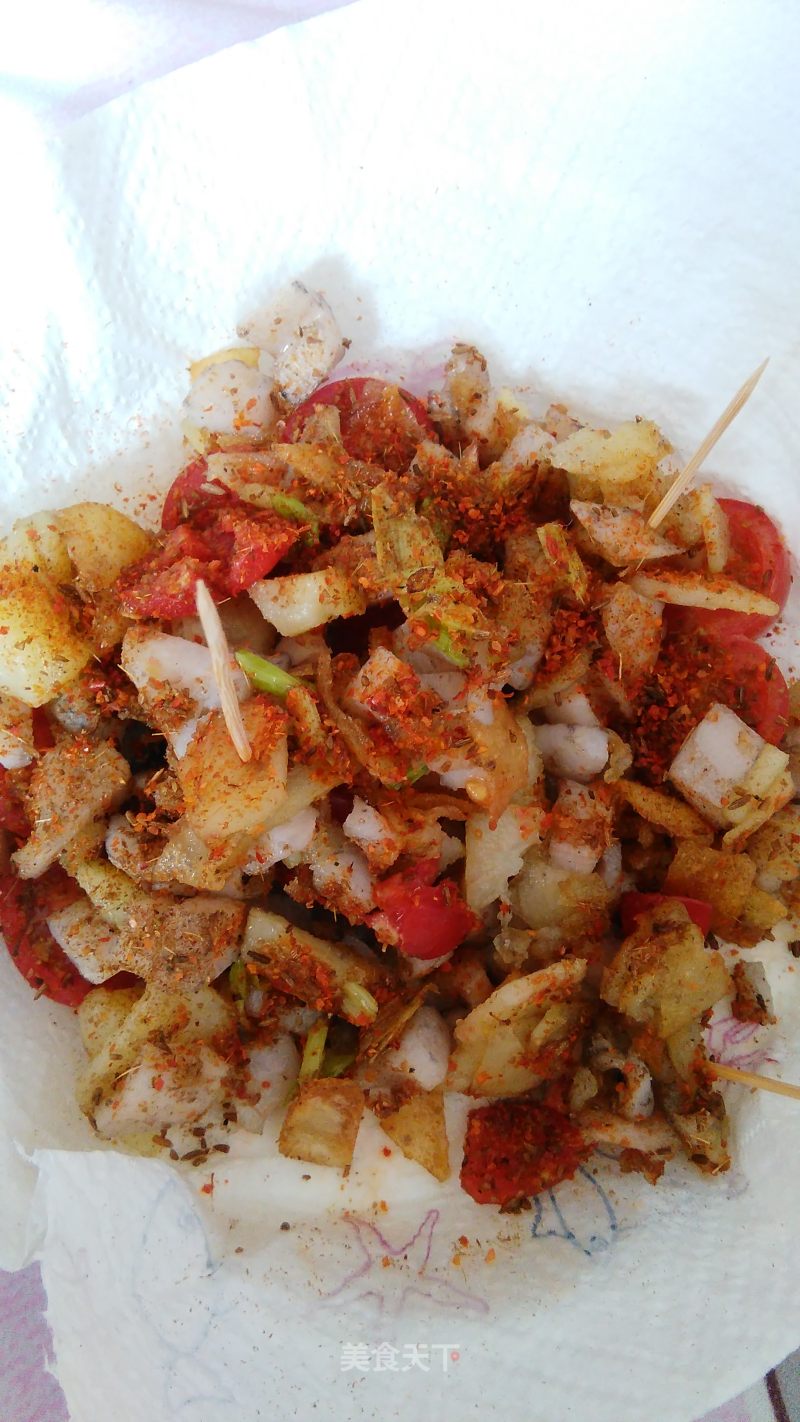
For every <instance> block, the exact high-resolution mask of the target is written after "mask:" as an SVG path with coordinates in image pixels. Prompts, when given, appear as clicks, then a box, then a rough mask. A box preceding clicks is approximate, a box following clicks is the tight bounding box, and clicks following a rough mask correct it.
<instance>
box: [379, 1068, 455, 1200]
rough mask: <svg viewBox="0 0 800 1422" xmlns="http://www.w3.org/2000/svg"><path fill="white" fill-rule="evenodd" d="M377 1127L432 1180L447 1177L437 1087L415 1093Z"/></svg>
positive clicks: (441, 1104) (441, 1095) (440, 1097)
mask: <svg viewBox="0 0 800 1422" xmlns="http://www.w3.org/2000/svg"><path fill="white" fill-rule="evenodd" d="M381 1126H382V1128H383V1130H384V1131H385V1132H386V1134H387V1136H388V1137H389V1139H390V1140H392V1141H394V1143H395V1145H398V1146H399V1147H400V1149H401V1151H402V1152H403V1155H405V1156H407V1157H408V1159H409V1160H416V1162H417V1164H418V1165H421V1166H422V1167H423V1169H424V1170H427V1171H429V1172H430V1174H431V1175H433V1176H434V1178H435V1179H436V1180H446V1179H447V1178H448V1176H449V1174H450V1160H449V1152H448V1145H447V1127H446V1125H445V1119H444V1093H443V1091H442V1088H441V1087H440V1086H437V1087H436V1088H435V1090H434V1091H419V1092H417V1093H416V1094H415V1095H414V1096H412V1097H411V1098H410V1099H409V1100H408V1101H405V1102H404V1103H403V1105H402V1106H400V1107H398V1109H397V1110H396V1111H392V1112H390V1114H389V1115H388V1116H382V1117H381Z"/></svg>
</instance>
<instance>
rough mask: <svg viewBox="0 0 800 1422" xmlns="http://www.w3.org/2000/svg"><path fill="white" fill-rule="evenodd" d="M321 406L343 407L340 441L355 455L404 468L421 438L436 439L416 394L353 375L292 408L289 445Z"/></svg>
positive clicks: (287, 426) (286, 434) (286, 432)
mask: <svg viewBox="0 0 800 1422" xmlns="http://www.w3.org/2000/svg"><path fill="white" fill-rule="evenodd" d="M398 397H399V399H398ZM320 405H334V406H335V407H336V409H337V410H338V411H339V420H340V428H341V432H342V443H343V444H344V447H345V449H346V450H347V453H348V454H349V455H351V457H352V458H353V459H363V460H365V461H366V462H367V463H369V464H382V465H383V466H384V468H386V469H394V470H403V469H407V468H408V466H409V464H410V463H411V460H412V459H413V457H414V454H415V452H416V449H417V446H418V445H419V444H421V443H422V441H423V440H425V439H433V440H436V441H437V442H438V436H437V434H436V430H435V429H434V427H433V424H432V422H431V420H430V417H429V415H428V411H427V410H426V409H425V406H424V405H423V403H422V401H421V400H418V399H417V397H416V395H412V394H410V392H409V391H408V390H403V389H401V388H400V386H397V385H390V384H389V383H388V382H387V381H385V380H376V379H375V378H373V377H366V378H365V377H361V376H350V377H349V378H348V379H346V380H333V381H331V382H330V384H328V385H322V386H320V388H319V390H315V391H314V394H313V395H309V397H308V399H307V400H304V401H303V402H302V404H300V405H297V406H296V407H295V409H294V410H292V412H291V414H290V415H289V417H288V419H287V421H286V424H285V427H284V434H283V437H284V439H285V440H286V441H287V443H292V442H294V441H295V440H297V439H298V438H299V436H300V435H301V434H302V431H303V429H304V427H305V424H306V422H307V420H308V419H309V418H310V416H311V415H313V413H314V411H315V409H317V408H318V407H319V406H320Z"/></svg>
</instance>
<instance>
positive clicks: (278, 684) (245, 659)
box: [236, 652, 303, 697]
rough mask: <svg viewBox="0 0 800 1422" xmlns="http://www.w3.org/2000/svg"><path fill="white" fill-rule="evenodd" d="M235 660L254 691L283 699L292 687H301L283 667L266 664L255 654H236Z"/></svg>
mask: <svg viewBox="0 0 800 1422" xmlns="http://www.w3.org/2000/svg"><path fill="white" fill-rule="evenodd" d="M236 660H237V662H238V663H239V666H240V667H241V669H242V671H243V672H244V674H245V676H246V677H247V680H248V681H249V682H251V683H252V685H253V686H254V687H255V688H256V690H257V691H267V692H269V694H270V696H280V697H283V696H285V695H286V693H287V691H291V690H292V687H293V686H302V685H303V682H302V681H301V680H300V678H299V677H297V676H292V674H291V672H287V671H284V670H283V667H276V665H275V663H274V662H268V661H267V659H266V657H259V656H258V654H257V653H256V652H237V653H236Z"/></svg>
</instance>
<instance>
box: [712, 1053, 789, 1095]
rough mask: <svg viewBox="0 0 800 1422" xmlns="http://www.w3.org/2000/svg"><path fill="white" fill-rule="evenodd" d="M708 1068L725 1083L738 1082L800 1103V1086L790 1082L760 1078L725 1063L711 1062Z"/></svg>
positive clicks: (769, 1077)
mask: <svg viewBox="0 0 800 1422" xmlns="http://www.w3.org/2000/svg"><path fill="white" fill-rule="evenodd" d="M708 1066H709V1069H710V1071H711V1072H712V1074H713V1075H714V1076H717V1077H721V1078H722V1080H723V1081H736V1082H738V1083H739V1085H740V1086H751V1087H754V1088H755V1089H756V1090H758V1091H773V1092H774V1093H775V1095H776V1096H791V1097H792V1098H793V1099H794V1100H795V1101H800V1086H793V1085H792V1083H791V1082H790V1081H776V1080H775V1078H774V1077H772V1076H759V1075H758V1073H757V1072H754V1071H742V1070H741V1069H740V1068H739V1067H732V1066H725V1065H724V1063H723V1062H709V1063H708Z"/></svg>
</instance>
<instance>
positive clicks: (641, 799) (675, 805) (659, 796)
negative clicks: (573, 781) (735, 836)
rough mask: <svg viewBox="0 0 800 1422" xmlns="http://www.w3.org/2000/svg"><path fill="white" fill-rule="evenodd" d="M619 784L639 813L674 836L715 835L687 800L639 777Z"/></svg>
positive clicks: (633, 807)
mask: <svg viewBox="0 0 800 1422" xmlns="http://www.w3.org/2000/svg"><path fill="white" fill-rule="evenodd" d="M616 786H617V794H618V795H619V796H620V797H621V798H622V799H623V800H625V801H626V803H627V804H628V805H630V807H631V809H632V810H635V811H636V813H637V815H641V817H642V819H643V820H647V821H648V823H649V824H651V825H656V827H657V828H658V829H660V830H663V831H664V833H665V834H668V835H670V836H671V837H672V838H673V839H705V840H708V841H709V842H710V841H711V840H712V839H713V838H714V831H713V829H712V828H711V826H710V825H709V824H707V823H706V821H705V820H704V819H703V817H702V815H700V814H698V812H697V810H693V809H692V807H691V805H687V804H685V803H684V801H683V800H676V799H675V798H674V796H672V795H666V794H665V793H664V791H663V790H653V789H652V788H651V787H650V786H649V785H640V784H639V783H638V782H637V781H635V780H618V781H617V782H616Z"/></svg>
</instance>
